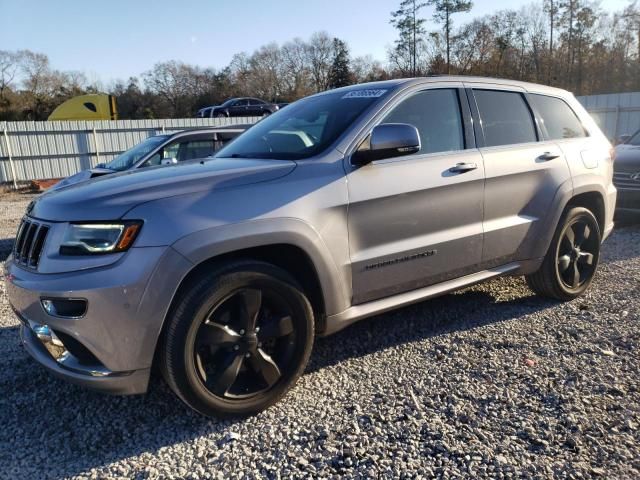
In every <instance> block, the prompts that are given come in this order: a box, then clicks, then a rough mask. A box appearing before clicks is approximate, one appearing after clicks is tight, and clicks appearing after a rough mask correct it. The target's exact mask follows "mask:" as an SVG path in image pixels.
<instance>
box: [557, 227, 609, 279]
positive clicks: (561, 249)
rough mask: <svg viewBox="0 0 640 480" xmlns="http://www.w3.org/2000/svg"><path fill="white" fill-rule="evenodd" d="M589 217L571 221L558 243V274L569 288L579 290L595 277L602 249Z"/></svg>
mask: <svg viewBox="0 0 640 480" xmlns="http://www.w3.org/2000/svg"><path fill="white" fill-rule="evenodd" d="M589 225H590V222H589V221H588V219H587V218H584V217H578V218H576V219H574V221H573V222H571V223H569V224H568V225H567V226H566V227H565V228H564V231H563V233H562V237H561V240H560V242H559V243H558V253H557V259H558V261H557V268H558V276H559V277H560V279H561V281H562V282H563V283H564V286H565V288H567V289H569V290H578V289H579V288H580V287H581V286H582V285H584V283H585V282H588V281H590V280H591V278H592V277H593V274H594V272H595V269H596V265H597V258H598V254H599V251H600V239H599V237H598V235H595V234H592V233H593V232H592V230H591V228H592V226H591V227H590V226H589Z"/></svg>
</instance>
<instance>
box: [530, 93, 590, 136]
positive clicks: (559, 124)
mask: <svg viewBox="0 0 640 480" xmlns="http://www.w3.org/2000/svg"><path fill="white" fill-rule="evenodd" d="M529 98H530V99H531V103H532V105H533V107H534V108H535V109H536V111H537V112H538V115H539V116H540V119H541V120H542V123H543V124H544V126H545V128H546V130H547V135H548V136H549V139H550V140H561V139H566V138H581V137H586V136H587V132H586V131H585V129H584V127H583V126H582V122H580V119H579V118H578V116H577V115H576V114H575V112H574V111H573V110H572V109H571V107H570V106H569V105H568V104H567V103H566V102H565V101H564V100H562V99H561V98H557V97H549V96H547V95H541V94H530V95H529Z"/></svg>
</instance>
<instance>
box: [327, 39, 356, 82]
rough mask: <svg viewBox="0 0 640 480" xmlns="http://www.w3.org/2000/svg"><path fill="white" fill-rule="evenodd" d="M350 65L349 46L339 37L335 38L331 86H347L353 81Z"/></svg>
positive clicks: (330, 78)
mask: <svg viewBox="0 0 640 480" xmlns="http://www.w3.org/2000/svg"><path fill="white" fill-rule="evenodd" d="M351 78H352V75H351V68H350V67H349V47H348V46H347V43H346V42H344V41H343V40H340V39H339V38H334V39H333V63H332V64H331V71H330V73H329V88H339V87H346V86H347V85H350V84H351V83H352V80H351Z"/></svg>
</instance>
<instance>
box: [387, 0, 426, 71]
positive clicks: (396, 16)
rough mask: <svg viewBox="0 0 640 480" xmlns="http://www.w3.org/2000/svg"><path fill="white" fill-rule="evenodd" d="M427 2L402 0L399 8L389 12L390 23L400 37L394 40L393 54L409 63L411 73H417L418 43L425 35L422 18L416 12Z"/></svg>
mask: <svg viewBox="0 0 640 480" xmlns="http://www.w3.org/2000/svg"><path fill="white" fill-rule="evenodd" d="M426 5H427V4H426V3H425V2H417V1H416V0H402V1H401V2H400V8H398V10H396V11H395V12H391V21H390V23H391V25H393V26H394V27H395V28H396V29H397V30H398V33H399V36H400V38H399V39H398V40H396V42H395V43H396V46H395V49H394V50H395V52H394V53H395V56H396V58H399V59H406V60H408V63H409V71H410V73H411V75H413V76H416V75H417V71H418V68H417V57H418V45H420V44H421V43H422V42H424V40H423V38H422V37H423V36H424V35H425V33H426V32H425V29H424V23H425V20H424V19H423V18H418V14H419V12H420V10H421V9H422V8H424V7H425V6H426Z"/></svg>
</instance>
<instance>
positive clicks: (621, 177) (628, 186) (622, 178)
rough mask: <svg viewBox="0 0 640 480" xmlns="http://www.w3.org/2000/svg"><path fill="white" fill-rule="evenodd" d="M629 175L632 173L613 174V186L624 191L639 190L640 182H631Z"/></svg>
mask: <svg viewBox="0 0 640 480" xmlns="http://www.w3.org/2000/svg"><path fill="white" fill-rule="evenodd" d="M631 175H634V173H614V174H613V185H614V186H615V187H618V188H623V189H625V190H640V181H637V180H632V179H631Z"/></svg>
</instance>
